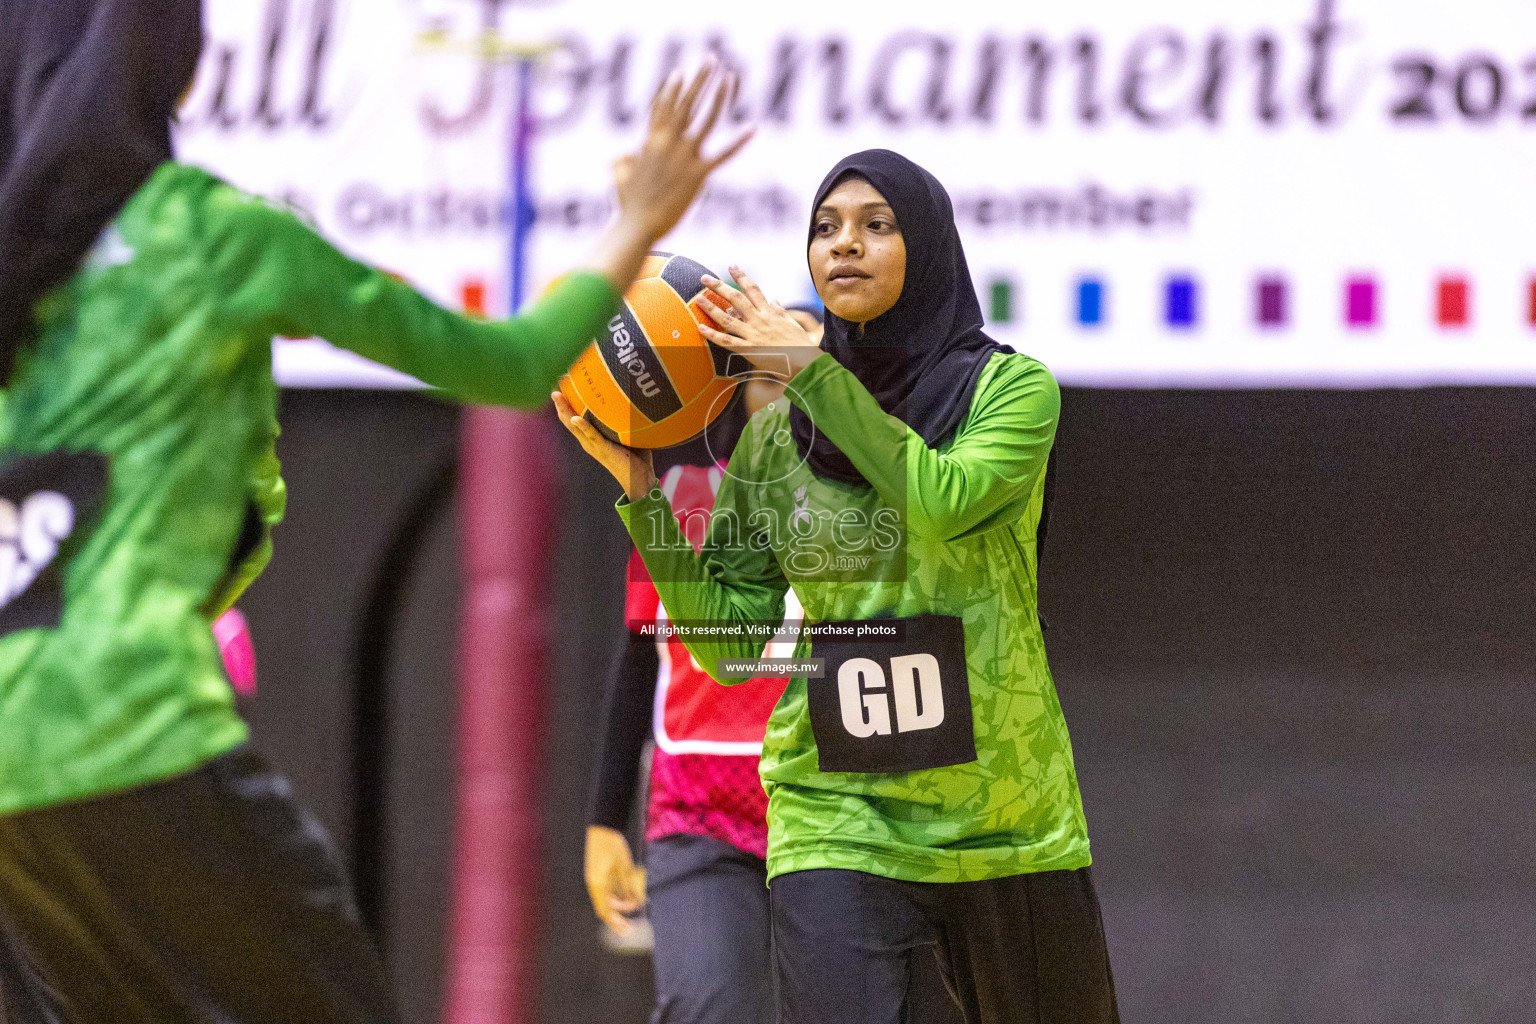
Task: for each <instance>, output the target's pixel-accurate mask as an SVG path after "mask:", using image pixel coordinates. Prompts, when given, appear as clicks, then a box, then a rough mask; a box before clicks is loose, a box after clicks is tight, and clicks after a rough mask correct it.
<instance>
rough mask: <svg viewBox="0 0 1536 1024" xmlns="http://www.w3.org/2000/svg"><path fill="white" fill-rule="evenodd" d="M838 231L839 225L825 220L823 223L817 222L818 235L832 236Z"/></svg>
mask: <svg viewBox="0 0 1536 1024" xmlns="http://www.w3.org/2000/svg"><path fill="white" fill-rule="evenodd" d="M836 230H837V225H836V224H834V223H832V222H831V221H830V220H823V221H817V222H816V233H817V234H818V235H830V234H831V233H832V232H834V231H836Z"/></svg>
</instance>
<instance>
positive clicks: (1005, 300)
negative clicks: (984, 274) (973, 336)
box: [987, 277, 1013, 324]
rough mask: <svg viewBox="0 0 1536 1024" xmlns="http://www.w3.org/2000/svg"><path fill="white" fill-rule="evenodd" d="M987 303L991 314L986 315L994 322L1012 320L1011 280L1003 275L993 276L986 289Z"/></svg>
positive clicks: (1001, 322) (1002, 322) (1004, 322)
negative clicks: (990, 308)
mask: <svg viewBox="0 0 1536 1024" xmlns="http://www.w3.org/2000/svg"><path fill="white" fill-rule="evenodd" d="M987 293H988V296H987V297H988V299H989V300H990V301H989V303H988V304H989V305H990V306H991V307H992V315H991V316H990V317H988V319H989V320H991V321H992V322H993V323H995V324H1006V323H1011V322H1012V321H1013V282H1012V281H1010V280H1008V279H1007V278H1005V277H999V278H995V279H994V280H993V281H992V284H991V286H990V287H989V288H988V289H987Z"/></svg>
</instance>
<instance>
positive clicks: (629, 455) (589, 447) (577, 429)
mask: <svg viewBox="0 0 1536 1024" xmlns="http://www.w3.org/2000/svg"><path fill="white" fill-rule="evenodd" d="M549 397H550V398H551V399H553V400H554V403H555V412H556V414H557V415H559V417H560V422H561V423H563V424H565V429H566V430H569V431H570V432H571V434H572V435H573V436H574V437H575V438H576V440H578V441H580V442H581V446H582V448H584V449H586V452H587V454H588V455H590V456H592V457H593V458H594V459H596V460H597V461H598V463H599V464H601V465H602V467H603V468H604V469H606V470H607V471H608V472H609V473H610V474H612V476H613V478H614V479H615V480H617V481H618V482H619V486H620V487H623V488H624V494H625V496H627V497H628V498H629V500H630V501H639V500H640V499H641V498H643V497H645V496H646V495H647V494H649V493H650V492H651V488H653V487H655V486H656V470H655V468H654V465H653V463H652V462H651V453H650V452H648V451H647V452H643V453H642V452H637V451H635V450H634V449H633V448H626V447H624V446H623V445H621V444H617V443H615V442H613V441H610V440H608V439H607V438H606V437H604V436H603V435H602V434H600V433H598V432H597V428H596V427H594V426H593V425H592V424H590V423H588V422H587V420H586V418H585V417H582V416H578V415H576V410H575V409H572V408H571V403H570V402H568V401H567V400H566V397H565V396H564V395H562V394H561V393H560V392H558V391H555V392H552V393H551V394H550V396H549Z"/></svg>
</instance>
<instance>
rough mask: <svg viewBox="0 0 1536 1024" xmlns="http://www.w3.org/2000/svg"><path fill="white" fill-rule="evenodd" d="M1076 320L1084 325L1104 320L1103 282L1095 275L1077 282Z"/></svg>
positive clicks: (1090, 325) (1095, 323)
mask: <svg viewBox="0 0 1536 1024" xmlns="http://www.w3.org/2000/svg"><path fill="white" fill-rule="evenodd" d="M1077 322H1078V323H1080V324H1082V325H1083V326H1084V327H1095V326H1097V325H1099V324H1101V323H1103V322H1104V282H1103V281H1101V280H1099V279H1098V278H1096V277H1085V278H1083V279H1081V280H1080V281H1078V282H1077Z"/></svg>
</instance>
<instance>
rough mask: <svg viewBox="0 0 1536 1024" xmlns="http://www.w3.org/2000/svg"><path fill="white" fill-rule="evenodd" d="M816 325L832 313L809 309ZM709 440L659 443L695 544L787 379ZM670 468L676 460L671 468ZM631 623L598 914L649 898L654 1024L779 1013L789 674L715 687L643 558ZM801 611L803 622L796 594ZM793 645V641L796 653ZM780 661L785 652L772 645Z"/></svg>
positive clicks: (596, 798) (764, 385)
mask: <svg viewBox="0 0 1536 1024" xmlns="http://www.w3.org/2000/svg"><path fill="white" fill-rule="evenodd" d="M796 316H797V319H803V321H804V324H805V326H806V329H807V330H811V331H813V332H814V333H819V332H820V330H821V323H820V320H819V319H818V318H817V317H816V316H814V315H813V314H812V313H810V312H808V311H804V310H799V311H796ZM744 390H745V392H746V393H745V394H744V395H743V396H742V398H741V399H740V400H738V402H737V404H736V405H735V406H734V407H733V408H732V409H731V410H729V411H727V412H726V413H725V414H724V415H723V416H722V417H721V420H720V421H717V423H716V425H715V426H714V427H712V428H711V430H710V431H709V433H708V435H707V441H706V440H705V439H702V438H701V439H699V440H698V441H695V442H692V443H690V444H688V445H683V446H679V447H678V448H675V449H671V450H669V451H667V452H658V453H657V455H658V461H661V460H665V462H663V465H662V466H661V467H658V472H659V474H660V481H661V486H662V489H663V490H664V491H665V492H666V493H667V495H668V497H669V498H670V499H671V501H672V508H673V510H674V511H675V512H676V514H677V516H678V520H679V522H680V524H681V525H682V526H683V529H684V532H685V534H686V535H687V536H688V539H689V540H690V541H691V542H692V543H693V544H694V546H695V547H696V548H697V547H698V546H699V545H700V544H702V542H703V539H704V527H705V525H706V521H705V516H704V515H701V514H700V513H701V512H702V513H707V512H708V511H709V510H710V509H711V508H712V507H713V506H714V502H715V491H716V490H717V489H718V487H719V485H720V479H721V474H722V473H723V472H724V465H725V459H726V458H727V457H728V456H729V455H730V452H731V449H732V448H733V447H734V446H735V441H736V437H737V436H738V435H739V434H740V433H741V428H742V425H743V424H744V423H745V421H746V419H747V418H748V417H750V416H751V414H752V413H754V412H756V411H757V410H758V409H761V408H762V407H764V406H766V405H768V404H769V403H771V402H774V401H776V400H778V399H779V398H780V396H781V394H782V392H783V387H782V386H780V385H775V384H774V383H773V382H772V381H769V380H765V379H757V380H753V381H751V382H749V383H748V384H747V385H746V386H745V388H744ZM666 463H670V467H669V468H668V466H667V465H666ZM627 580H628V582H627V594H626V598H625V608H624V617H625V621H626V624H627V625H628V627H629V628H628V633H627V636H626V637H625V640H624V646H623V648H622V650H621V653H620V656H619V659H618V662H617V664H616V665H615V668H614V674H613V678H612V680H611V682H610V685H609V689H608V694H607V700H606V704H605V707H604V715H603V733H602V741H601V747H600V750H599V755H598V762H597V777H596V779H595V780H594V793H593V801H592V814H591V818H590V819H589V820H590V822H591V824H590V825H589V827H588V828H587V850H586V879H587V890H588V892H589V893H590V894H591V897H592V906H593V909H595V910H596V911H597V916H598V917H599V918H601V919H602V920H603V922H604V923H605V924H607V925H608V927H610V928H612V929H613V930H614V931H615V932H618V933H619V934H620V935H628V934H629V933H630V932H631V931H632V930H633V928H634V923H633V921H632V920H631V919H630V918H629V917H628V916H627V915H632V914H636V913H637V912H638V911H639V910H640V909H641V907H642V906H646V905H647V904H648V907H649V917H650V921H651V926H652V928H653V929H654V931H655V949H654V953H653V963H654V968H655V977H656V1012H655V1014H654V1015H653V1016H652V1021H653V1022H654V1024H727V1022H729V1024H767V1022H769V1021H771V1020H772V1019H773V987H772V986H773V982H772V975H771V964H770V961H769V930H768V888H767V877H768V876H767V868H766V864H765V861H764V857H765V856H766V853H767V847H768V825H767V817H766V816H767V807H768V801H767V797H766V796H765V795H764V793H763V786H762V782H761V780H760V779H759V778H758V774H757V768H758V760H759V757H760V755H761V753H762V745H763V732H764V730H765V729H766V727H767V724H768V716H769V715H770V714H771V713H772V711H773V707H774V705H775V704H776V703H777V702H778V699H779V696H780V694H781V693H782V692H783V690H784V682H785V681H784V680H783V679H755V680H752V681H750V682H747V683H742V684H741V685H738V686H732V687H725V686H721V685H720V684H719V683H716V682H715V681H714V680H713V679H711V678H710V677H709V676H708V675H706V674H705V673H704V671H703V670H702V669H700V668H699V666H698V664H697V663H695V662H694V660H693V657H692V655H690V654H689V653H688V649H687V648H686V647H685V646H683V643H682V642H681V641H679V640H669V639H658V638H657V637H655V636H654V635H652V634H649V633H642V632H641V630H642V627H644V626H645V625H647V624H650V623H655V622H657V621H658V620H662V621H664V620H665V619H666V609H665V608H664V607H662V605H661V599H660V597H659V596H658V595H657V593H656V587H655V585H654V584H653V583H652V582H651V578H650V575H649V574H648V573H647V572H646V569H645V563H644V562H642V561H641V560H640V557H639V554H638V553H632V554H631V556H630V560H629V569H628V573H627ZM786 617H787V618H791V619H793V618H798V617H799V616H798V612H797V611H796V606H795V605H794V604H793V602H792V600H791V602H790V605H789V609H788V613H787V616H786ZM792 652H793V644H786V645H784V650H783V652H782V656H784V657H788V656H789V655H790V654H791V653H792ZM768 653H769V655H770V656H772V655H774V654H776V653H779V652H777V651H775V650H770V651H769V652H768ZM647 734H649V735H650V736H651V737H652V738H653V739H654V741H655V745H656V746H655V753H654V755H653V757H652V761H651V776H650V796H649V800H648V802H647V811H646V825H645V841H646V857H645V862H646V867H645V869H641V868H638V867H636V866H635V864H634V860H633V857H632V855H631V852H630V848H629V842H628V841H627V840H626V839H625V838H624V829H625V827H626V825H627V824H628V822H629V818H630V811H631V809H632V807H633V805H634V798H635V790H636V788H637V787H638V784H639V777H638V776H639V767H640V753H641V748H642V747H643V746H644V745H645V740H646V736H647Z"/></svg>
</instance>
